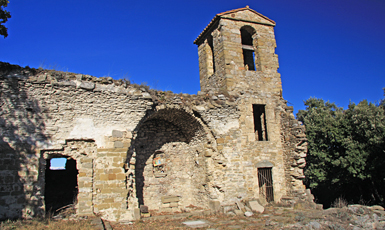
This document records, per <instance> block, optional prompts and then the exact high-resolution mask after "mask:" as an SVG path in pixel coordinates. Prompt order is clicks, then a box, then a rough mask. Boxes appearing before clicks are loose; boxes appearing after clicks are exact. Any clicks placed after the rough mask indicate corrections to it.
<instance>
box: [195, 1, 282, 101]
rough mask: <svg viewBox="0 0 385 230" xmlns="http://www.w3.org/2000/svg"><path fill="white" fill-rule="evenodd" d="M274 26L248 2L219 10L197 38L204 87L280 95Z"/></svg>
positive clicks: (201, 81) (205, 90)
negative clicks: (244, 5)
mask: <svg viewBox="0 0 385 230" xmlns="http://www.w3.org/2000/svg"><path fill="white" fill-rule="evenodd" d="M274 26H275V22H274V21H273V20H271V19H269V18H267V17H265V16H263V15H262V14H260V13H258V12H256V11H254V10H252V9H250V8H249V7H248V6H246V7H244V8H240V9H235V10H230V11H226V12H223V13H220V14H217V15H216V16H215V17H214V18H213V19H212V20H211V22H210V23H209V25H208V26H207V27H206V28H205V29H204V30H203V32H202V33H201V34H200V35H199V36H198V38H197V39H196V40H195V41H194V44H196V45H198V55H199V71H200V86H201V91H203V92H208V91H210V90H211V91H214V92H221V91H227V92H228V93H239V92H241V91H243V92H244V91H251V93H252V94H255V93H257V92H258V93H262V94H266V93H268V94H274V95H280V93H281V90H282V86H281V79H280V74H279V73H277V69H278V56H277V55H276V54H275V47H276V42H275V37H274Z"/></svg>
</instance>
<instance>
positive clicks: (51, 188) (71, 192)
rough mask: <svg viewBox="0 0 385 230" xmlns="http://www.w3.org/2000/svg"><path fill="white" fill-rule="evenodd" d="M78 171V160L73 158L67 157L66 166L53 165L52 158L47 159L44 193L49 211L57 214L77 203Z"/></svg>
mask: <svg viewBox="0 0 385 230" xmlns="http://www.w3.org/2000/svg"><path fill="white" fill-rule="evenodd" d="M61 158H63V157H61ZM52 159H54V158H52ZM64 159H65V158H64ZM78 173H79V172H78V170H77V168H76V160H74V159H72V158H67V161H66V163H65V167H51V159H47V164H46V169H45V193H44V201H45V208H46V212H47V213H51V214H54V215H55V214H56V213H58V212H59V211H60V210H61V209H62V208H64V207H66V206H70V205H71V204H76V201H77V195H78V179H77V175H78Z"/></svg>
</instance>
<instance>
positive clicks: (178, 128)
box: [127, 109, 204, 207]
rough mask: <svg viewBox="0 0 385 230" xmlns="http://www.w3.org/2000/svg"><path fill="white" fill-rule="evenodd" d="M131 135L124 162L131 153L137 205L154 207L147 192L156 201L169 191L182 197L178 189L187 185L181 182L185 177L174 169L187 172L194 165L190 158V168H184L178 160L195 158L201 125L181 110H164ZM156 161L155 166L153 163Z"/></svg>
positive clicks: (154, 114)
mask: <svg viewBox="0 0 385 230" xmlns="http://www.w3.org/2000/svg"><path fill="white" fill-rule="evenodd" d="M200 131H201V132H200ZM135 133H136V135H135V138H134V139H133V142H132V145H131V148H130V150H129V153H128V156H127V162H130V160H131V157H132V156H133V153H134V152H135V155H136V159H135V160H136V163H135V182H136V183H135V184H136V194H135V195H136V197H137V199H138V202H139V205H143V204H145V205H150V207H151V206H154V205H155V204H153V202H154V201H156V200H157V198H153V197H152V196H151V195H150V193H156V194H157V196H159V197H158V200H159V201H160V197H161V196H165V195H169V192H172V190H174V192H178V194H182V191H178V190H180V188H178V187H180V186H183V185H182V184H181V183H191V182H190V181H188V182H187V181H186V180H183V179H181V177H184V176H185V175H183V174H184V172H183V169H182V170H178V167H182V168H185V169H186V170H187V168H188V167H190V166H191V165H192V166H194V163H193V161H194V159H190V161H191V162H190V163H192V164H190V165H185V164H184V163H186V162H182V161H186V159H189V158H194V156H195V154H196V155H199V152H198V151H197V150H195V149H199V148H198V147H196V146H197V144H198V143H200V140H202V138H204V137H203V134H204V132H203V127H202V126H201V124H200V123H199V122H198V121H197V120H196V118H194V117H193V116H191V115H190V114H188V113H187V112H185V111H183V110H180V109H164V110H160V111H156V112H153V113H151V114H150V115H146V116H145V118H143V119H142V121H141V122H140V123H139V125H138V126H137V128H136V130H135ZM195 142H196V143H195ZM194 146H195V147H194ZM201 157H203V154H201ZM158 158H159V159H158ZM156 159H158V160H159V164H158V163H154V162H155V160H156ZM187 161H188V160H187ZM201 162H202V161H201ZM203 168H204V166H202V169H203ZM176 170H178V172H176ZM191 170H200V169H191ZM202 175H204V174H202ZM175 184H178V186H175ZM175 190H176V191H175ZM191 192H192V191H191ZM133 195H134V194H133ZM146 197H147V200H146ZM151 199H154V200H151ZM151 201H153V202H151ZM149 202H150V204H149Z"/></svg>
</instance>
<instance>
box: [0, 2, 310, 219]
mask: <svg viewBox="0 0 385 230" xmlns="http://www.w3.org/2000/svg"><path fill="white" fill-rule="evenodd" d="M274 26H275V22H274V21H273V20H271V19H269V18H267V17H265V16H263V15H261V14H260V13H257V12H256V11H254V10H252V9H250V8H249V7H245V8H240V9H236V10H231V11H227V12H224V13H220V14H217V15H216V16H215V17H214V18H213V20H212V21H211V22H210V23H209V25H208V26H207V27H206V28H205V29H204V30H203V32H202V33H201V34H200V35H199V36H198V38H197V39H196V40H195V41H194V43H195V44H196V45H197V46H198V53H199V69H200V85H201V91H200V92H198V94H197V95H187V94H174V93H171V92H162V91H155V90H148V88H146V87H143V86H138V85H132V84H129V83H128V82H126V81H123V80H112V78H96V77H92V76H89V75H83V74H72V73H67V72H59V71H50V70H42V69H38V70H36V69H30V68H21V67H18V66H14V65H10V64H7V63H0V67H1V68H0V73H1V75H0V87H1V89H0V105H1V108H0V133H1V138H0V151H1V154H0V181H1V183H0V219H6V218H21V217H23V218H28V217H33V216H38V215H44V214H45V213H46V212H55V211H57V210H60V209H61V208H62V207H65V206H67V205H69V204H74V205H75V207H76V213H77V215H93V214H98V215H101V216H102V218H104V219H107V220H111V221H124V220H134V219H137V218H140V211H142V212H145V211H146V208H148V209H149V210H150V212H152V213H160V212H162V213H165V212H169V213H174V212H182V211H187V212H188V211H192V210H194V209H203V210H212V211H218V210H222V209H223V208H226V207H231V206H233V205H234V204H235V202H236V201H239V200H243V201H247V200H258V201H259V202H260V203H261V204H265V203H267V202H274V203H282V204H294V203H298V202H311V201H312V200H311V197H312V196H311V194H310V193H309V191H306V189H305V187H304V185H303V183H302V180H303V179H304V175H303V172H302V169H303V167H304V166H305V156H306V151H307V147H306V146H307V142H306V137H305V134H304V128H303V126H301V124H300V123H299V122H298V121H297V120H295V118H294V115H293V114H292V112H293V109H292V108H291V107H288V106H287V105H286V102H285V100H284V99H283V98H282V85H281V78H280V74H279V73H278V72H277V69H278V57H277V55H276V54H275V47H276V42H275V37H274ZM53 158H65V159H66V160H67V163H66V168H65V169H64V170H54V169H53V168H52V167H50V164H51V159H53ZM140 207H142V209H140Z"/></svg>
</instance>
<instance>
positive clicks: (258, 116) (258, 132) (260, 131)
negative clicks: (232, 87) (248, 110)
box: [253, 105, 268, 141]
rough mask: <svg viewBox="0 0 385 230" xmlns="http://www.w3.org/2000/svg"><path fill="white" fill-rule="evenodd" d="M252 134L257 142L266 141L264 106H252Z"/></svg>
mask: <svg viewBox="0 0 385 230" xmlns="http://www.w3.org/2000/svg"><path fill="white" fill-rule="evenodd" d="M253 115H254V132H255V139H256V140H257V141H267V140H268V138H267V128H266V127H267V125H266V113H265V105H253Z"/></svg>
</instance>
